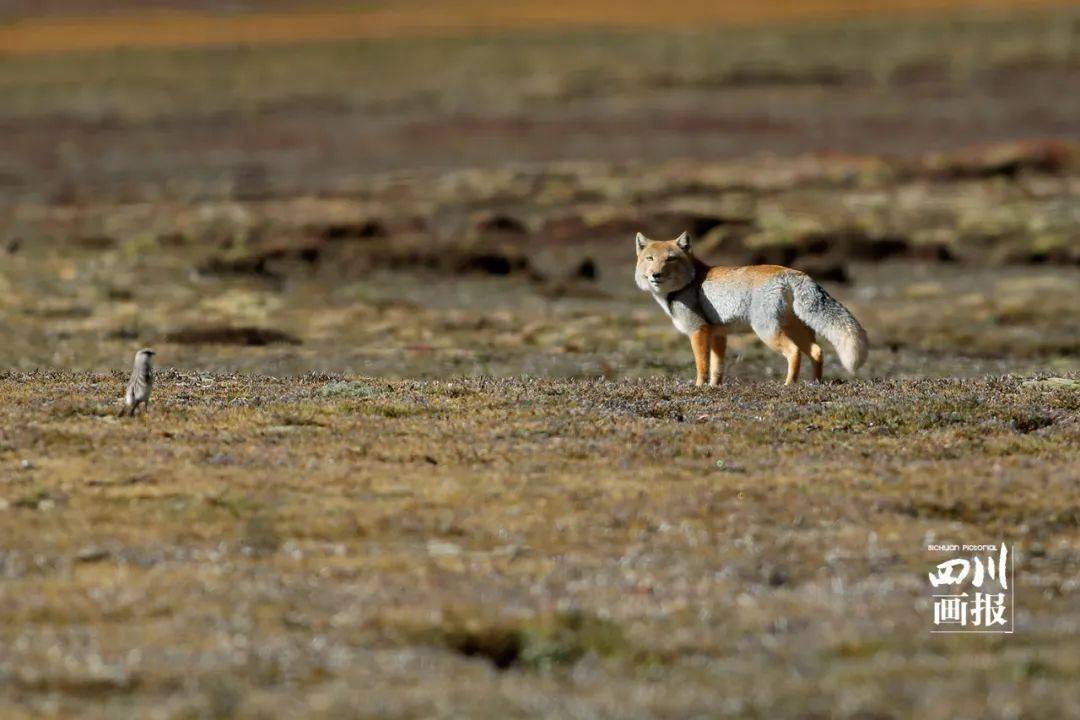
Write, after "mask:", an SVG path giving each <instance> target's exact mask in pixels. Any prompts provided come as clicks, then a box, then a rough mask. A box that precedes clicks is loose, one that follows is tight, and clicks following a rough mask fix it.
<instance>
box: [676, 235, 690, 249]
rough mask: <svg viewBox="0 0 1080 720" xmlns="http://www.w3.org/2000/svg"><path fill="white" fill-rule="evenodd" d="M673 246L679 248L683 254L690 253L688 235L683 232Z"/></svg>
mask: <svg viewBox="0 0 1080 720" xmlns="http://www.w3.org/2000/svg"><path fill="white" fill-rule="evenodd" d="M675 244H676V245H678V246H679V249H680V250H682V251H683V252H690V233H688V232H684V233H683V234H682V235H680V236H679V237H677V238H675Z"/></svg>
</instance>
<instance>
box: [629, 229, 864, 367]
mask: <svg viewBox="0 0 1080 720" xmlns="http://www.w3.org/2000/svg"><path fill="white" fill-rule="evenodd" d="M635 247H636V251H637V267H636V271H635V279H636V281H637V285H638V287H639V288H641V289H642V290H645V291H646V292H649V293H651V294H652V296H653V297H654V298H655V299H656V301H657V302H658V303H659V304H660V306H661V307H662V308H663V309H664V312H666V313H667V314H668V316H669V317H670V318H671V321H672V322H673V323H674V325H675V327H676V328H677V329H678V330H679V332H682V333H684V334H686V335H687V336H689V337H690V342H691V346H692V347H693V349H694V358H695V361H696V364H697V382H698V384H702V383H704V381H705V375H706V373H708V375H709V381H710V383H712V384H716V383H718V382H719V381H720V379H721V378H722V376H723V359H724V351H725V350H726V343H727V339H726V338H727V331H728V330H732V329H736V330H739V329H744V328H749V329H752V330H753V331H754V332H755V333H756V334H757V336H758V337H759V338H761V340H762V342H764V343H765V344H766V345H768V346H769V347H771V348H773V349H774V350H776V351H777V352H779V353H781V354H782V355H784V356H785V357H786V358H787V360H788V377H787V382H788V383H792V382H795V380H796V379H797V378H798V374H799V366H800V355H801V354H805V355H807V356H809V357H810V359H811V361H812V362H813V364H814V378H815V379H820V378H821V367H822V359H821V358H822V353H821V347H820V346H819V345H818V344H817V343H816V342H815V340H816V338H815V333H816V334H820V335H822V336H823V337H824V338H825V339H826V340H828V341H829V343H830V344H832V346H833V347H834V348H835V349H836V352H837V355H839V357H840V362H841V364H843V366H844V368H845V369H846V370H848V372H852V373H854V372H855V371H856V370H857V369H858V368H859V366H860V365H862V364H863V362H864V361H865V360H866V354H867V344H868V343H867V338H866V331H865V330H863V327H862V325H860V324H859V321H858V320H856V319H855V316H854V315H852V314H851V312H850V311H849V310H848V309H847V308H845V307H844V306H843V305H841V304H840V303H839V302H837V301H836V300H835V299H834V298H833V297H832V296H831V295H829V293H828V292H826V291H825V289H824V288H822V287H821V286H820V285H818V284H817V283H816V282H814V280H813V279H812V278H810V276H808V275H806V273H803V272H800V271H798V270H793V269H791V268H786V267H782V266H780V265H748V266H743V267H712V266H709V265H707V264H706V263H704V262H702V261H701V260H699V259H697V258H696V257H694V255H693V250H692V243H691V240H690V236H689V235H688V234H687V233H683V234H682V235H680V236H679V237H678V238H676V239H675V240H670V241H653V240H649V239H648V238H646V237H645V236H644V235H642V234H641V233H638V235H637V238H636V239H635ZM710 365H711V366H712V367H711V368H710Z"/></svg>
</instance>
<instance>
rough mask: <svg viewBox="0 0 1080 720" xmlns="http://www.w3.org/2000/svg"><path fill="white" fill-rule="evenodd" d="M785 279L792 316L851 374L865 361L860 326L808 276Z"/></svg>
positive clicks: (792, 276)
mask: <svg viewBox="0 0 1080 720" xmlns="http://www.w3.org/2000/svg"><path fill="white" fill-rule="evenodd" d="M787 279H788V287H790V288H791V294H792V297H793V303H792V306H793V309H794V310H795V316H796V317H798V318H799V319H800V320H802V321H803V322H804V323H806V324H807V325H808V326H810V329H811V330H813V331H814V332H815V333H817V334H819V335H821V336H822V337H824V338H825V339H826V340H828V341H829V342H830V343H831V344H832V346H833V347H834V348H836V354H837V355H839V356H840V362H841V364H843V366H844V369H845V370H847V371H848V372H849V373H854V372H855V371H856V370H858V369H859V366H860V365H862V364H863V363H864V362H865V361H866V353H867V344H868V341H867V338H866V331H865V330H863V326H862V325H860V324H859V321H858V320H856V319H855V316H854V315H852V314H851V311H849V310H848V309H847V308H846V307H844V306H843V305H841V304H840V303H839V302H837V301H836V299H835V298H833V296H832V295H830V294H829V293H827V292H825V289H824V288H823V287H821V286H820V285H818V284H817V283H816V282H814V280H813V279H812V278H811V277H810V276H808V275H805V274H803V273H791V274H790V275H788V276H787Z"/></svg>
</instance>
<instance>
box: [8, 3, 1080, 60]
mask: <svg viewBox="0 0 1080 720" xmlns="http://www.w3.org/2000/svg"><path fill="white" fill-rule="evenodd" d="M1061 4H1062V3H1061V2H1060V1H1055V0H1035V1H1033V0H1023V1H1020V2H1018V1H1017V0H993V1H992V2H988V1H987V0H949V2H947V3H942V2H940V0H938V1H935V0H872V1H869V2H868V1H867V0H858V1H852V0H810V1H807V0H804V1H803V2H800V3H790V2H781V1H778V0H771V1H769V2H756V3H731V2H726V3H706V2H691V3H666V4H657V3H655V2H649V0H624V2H620V3H618V4H616V5H614V6H613V5H611V4H610V3H605V2H567V1H565V0H563V1H561V2H551V0H517V1H515V2H501V3H493V2H490V0H468V1H467V2H455V3H452V4H446V3H439V2H431V0H419V1H417V0H404V1H403V0H396V2H390V3H386V2H380V3H360V4H358V5H357V6H354V7H346V8H345V9H340V8H338V7H333V6H328V7H323V8H315V9H311V8H310V7H309V8H303V7H301V8H297V9H292V10H289V9H281V8H274V9H273V10H272V11H270V12H251V11H250V10H249V11H248V12H234V13H221V12H213V13H208V12H198V11H195V12H192V11H190V10H187V11H185V9H184V8H183V7H182V6H180V7H176V8H173V9H172V10H171V11H169V10H164V9H161V8H159V9H157V10H156V11H155V12H146V11H145V10H142V8H139V7H138V6H135V7H133V8H129V9H128V13H127V14H124V13H115V12H114V13H110V14H106V15H103V16H98V17H93V16H92V15H91V14H89V13H86V12H85V11H84V12H83V13H77V12H76V13H72V14H59V15H54V14H46V15H43V16H35V15H36V13H35V12H34V9H31V10H30V11H29V13H28V15H27V16H25V17H22V18H20V19H19V20H18V22H15V23H12V24H10V25H7V26H0V48H3V51H2V52H3V54H4V55H10V56H15V55H36V54H44V53H61V52H78V51H83V52H86V51H99V50H112V49H116V48H148V47H158V48H160V47H204V46H215V45H237V44H242V45H260V44H275V43H304V42H307V43H310V42H327V41H343V40H382V39H388V38H416V37H445V36H461V35H465V36H472V35H475V34H476V33H478V32H483V31H507V30H529V31H536V30H553V29H554V30H567V29H574V28H582V27H585V28H596V27H605V28H641V27H644V28H662V29H668V28H672V27H675V28H689V27H694V28H700V27H702V26H709V25H758V24H762V23H778V22H781V23H801V22H807V21H810V22H815V21H816V22H822V21H836V20H842V19H854V18H864V17H875V16H882V15H886V16H887V15H896V14H936V13H940V12H942V11H953V12H955V11H962V10H968V11H970V10H971V9H972V8H977V9H980V10H983V11H985V10H991V11H999V12H1000V11H1010V10H1012V11H1015V10H1017V9H1024V10H1028V11H1030V10H1035V9H1040V8H1056V7H1060V6H1061ZM140 11H141V12H140Z"/></svg>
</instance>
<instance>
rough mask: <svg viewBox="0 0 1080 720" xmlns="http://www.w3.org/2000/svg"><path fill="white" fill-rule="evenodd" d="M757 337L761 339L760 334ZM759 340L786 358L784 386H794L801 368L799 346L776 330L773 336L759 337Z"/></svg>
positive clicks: (783, 333)
mask: <svg viewBox="0 0 1080 720" xmlns="http://www.w3.org/2000/svg"><path fill="white" fill-rule="evenodd" d="M759 337H761V335H760V334H759ZM761 340H762V342H764V343H765V344H766V345H768V346H769V347H771V348H772V349H773V350H775V351H776V352H778V353H780V354H781V355H783V356H784V357H785V358H787V364H788V365H787V379H786V380H785V381H784V384H785V385H793V384H795V383H796V382H797V381H798V379H799V368H800V367H801V366H802V354H801V353H800V352H799V346H798V345H796V344H795V341H794V340H792V339H791V338H790V337H788V336H787V334H786V333H785V332H784V331H783V330H778V331H777V332H776V334H775V335H771V336H767V337H761Z"/></svg>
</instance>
